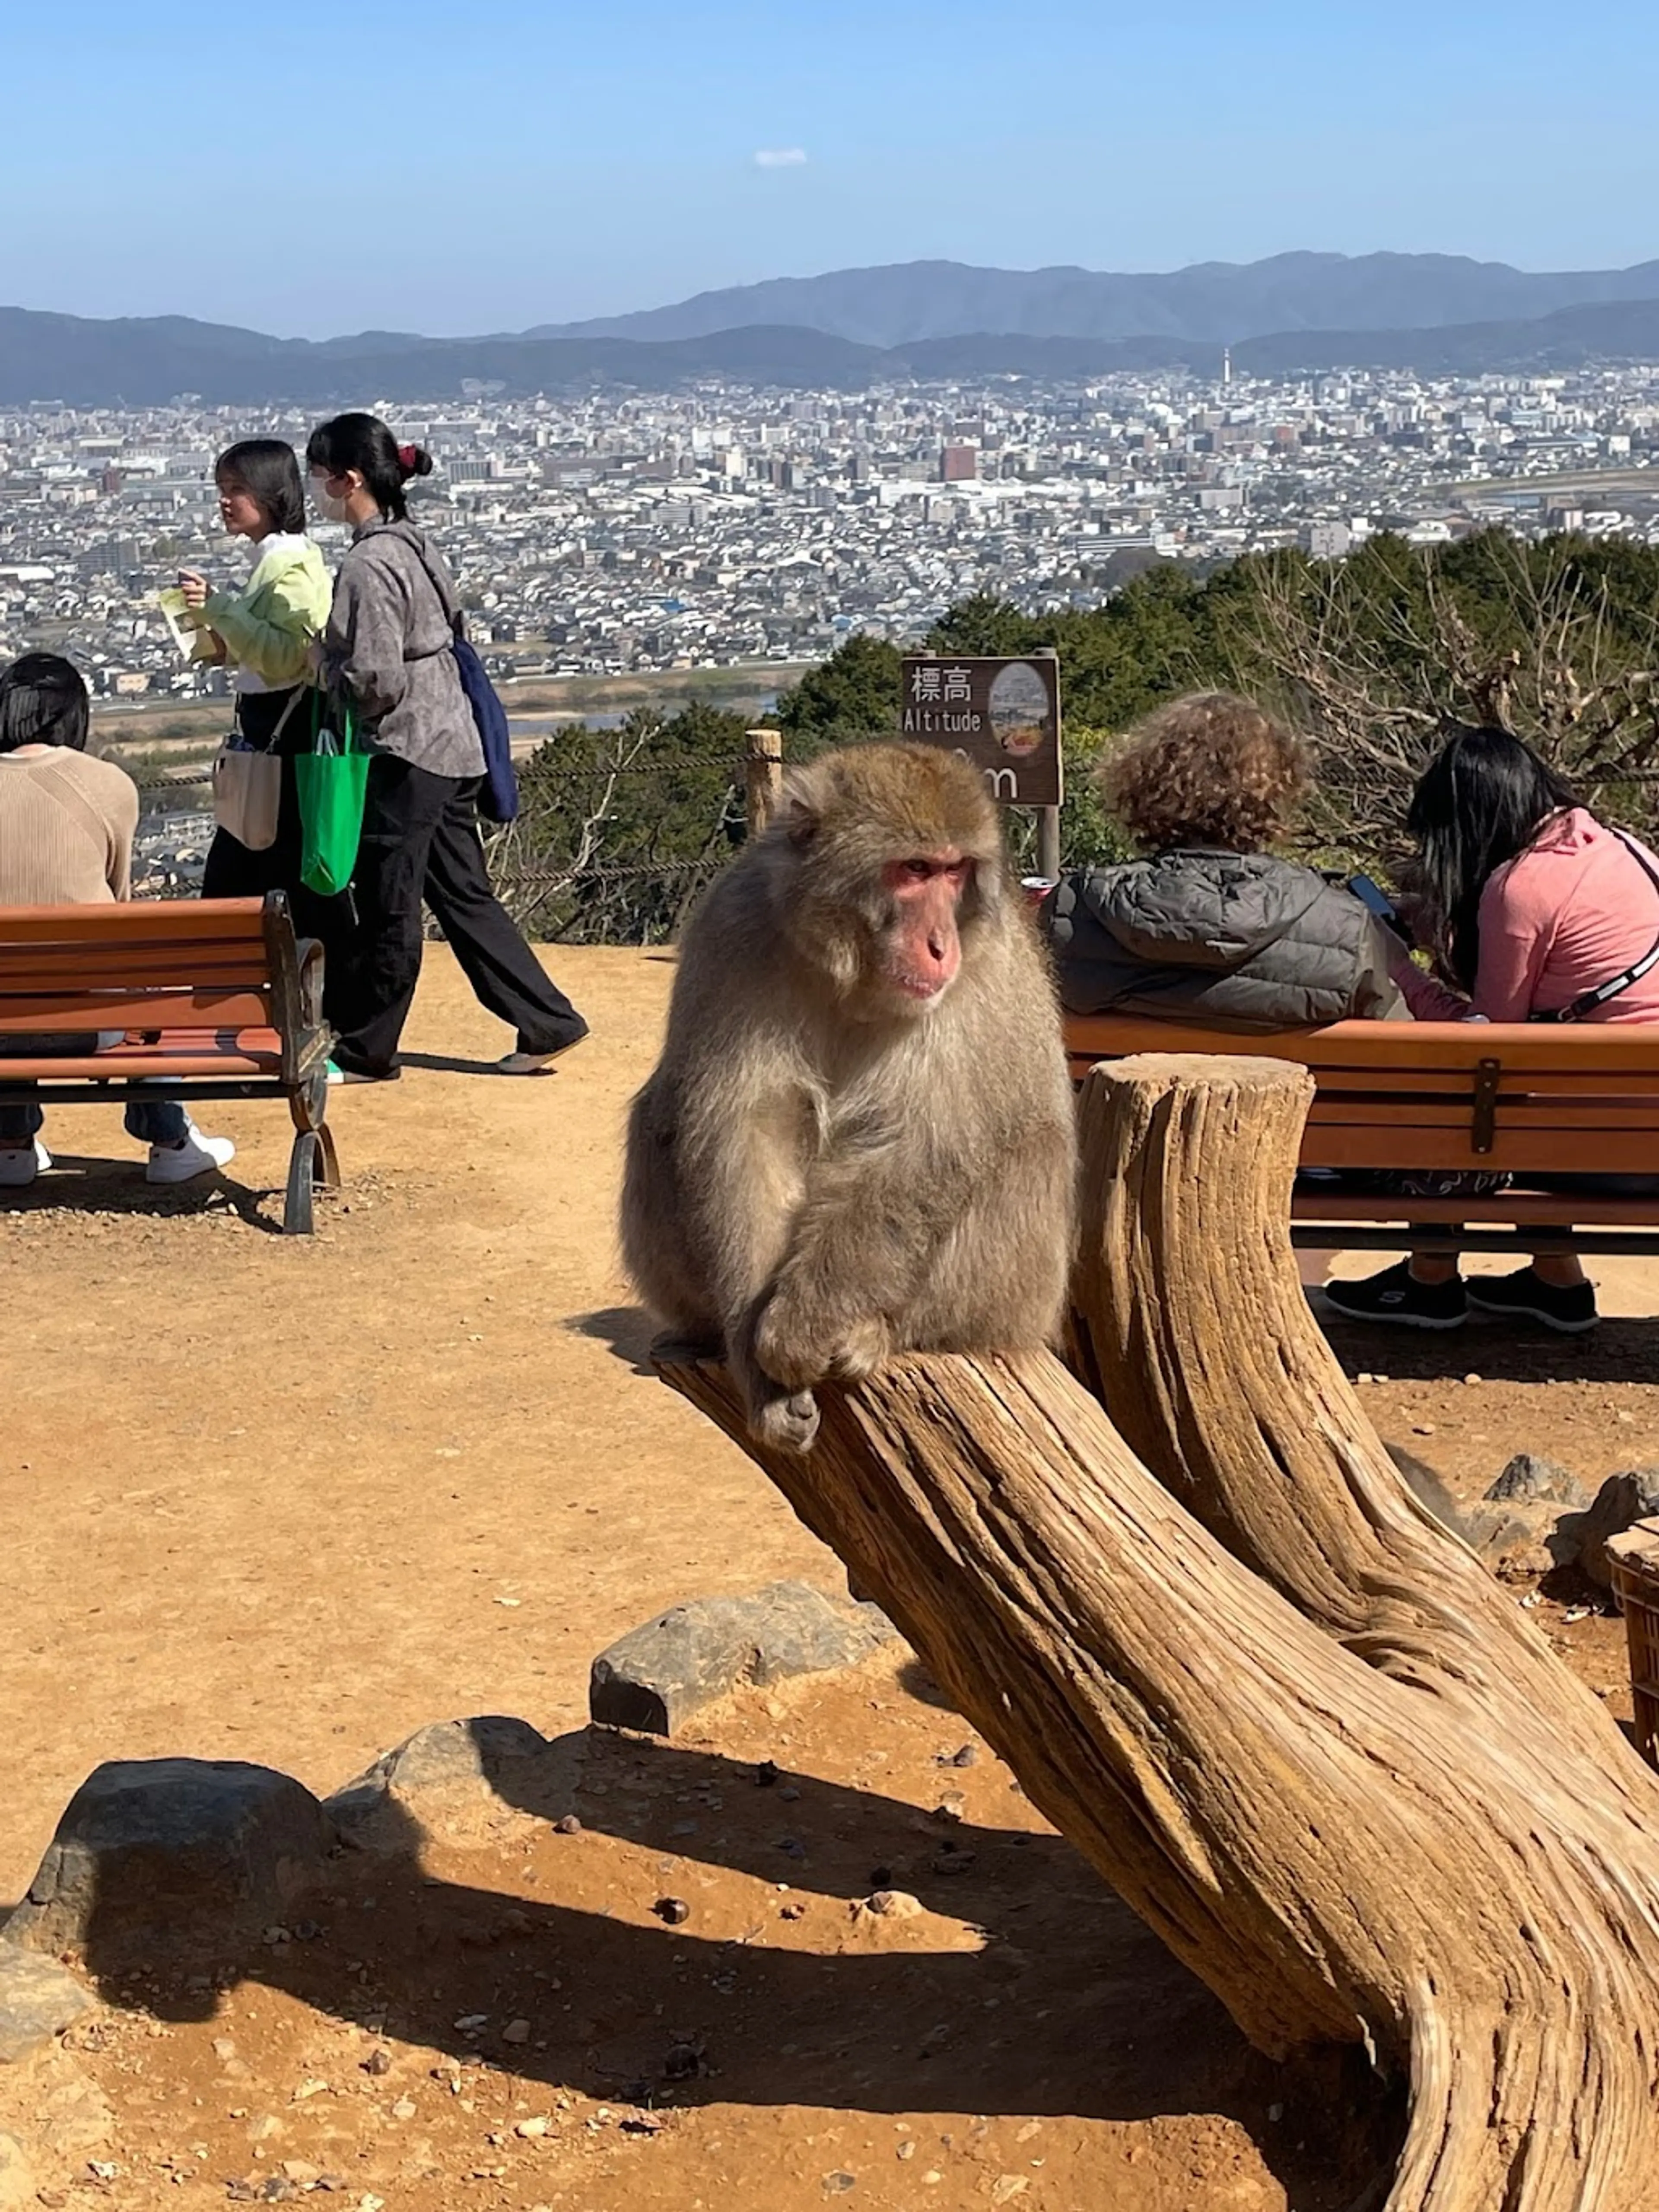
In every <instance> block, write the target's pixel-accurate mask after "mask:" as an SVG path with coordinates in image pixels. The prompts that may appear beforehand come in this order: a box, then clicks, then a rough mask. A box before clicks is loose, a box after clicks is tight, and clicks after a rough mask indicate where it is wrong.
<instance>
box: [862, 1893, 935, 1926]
mask: <svg viewBox="0 0 1659 2212" xmlns="http://www.w3.org/2000/svg"><path fill="white" fill-rule="evenodd" d="M865 1906H866V1910H867V1911H871V1912H873V1913H874V1914H875V1915H876V1916H877V1917H878V1919H882V1920H914V1919H915V1917H916V1915H917V1914H918V1913H919V1912H920V1911H922V1909H923V1907H922V1902H921V1899H920V1898H919V1897H912V1896H911V1894H910V1893H909V1891H908V1889H878V1890H877V1891H876V1892H875V1893H874V1894H873V1895H872V1896H870V1897H867V1898H866V1899H865Z"/></svg>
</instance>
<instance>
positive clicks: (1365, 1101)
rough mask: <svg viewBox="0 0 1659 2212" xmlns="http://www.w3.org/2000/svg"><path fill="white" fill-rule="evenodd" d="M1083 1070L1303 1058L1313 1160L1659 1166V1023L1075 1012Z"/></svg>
mask: <svg viewBox="0 0 1659 2212" xmlns="http://www.w3.org/2000/svg"><path fill="white" fill-rule="evenodd" d="M1065 1029H1066V1054H1067V1057H1068V1059H1069V1060H1070V1063H1071V1068H1072V1073H1073V1078H1074V1079H1076V1080H1078V1081H1079V1082H1080V1081H1081V1080H1082V1079H1083V1078H1084V1076H1085V1075H1086V1074H1087V1073H1088V1072H1089V1070H1090V1068H1091V1067H1092V1066H1094V1064H1095V1062H1096V1061H1097V1060H1115V1059H1121V1058H1123V1057H1125V1056H1126V1055H1127V1054H1131V1053H1143V1052H1158V1053H1222V1054H1231V1055H1233V1056H1235V1057H1236V1056H1237V1055H1239V1054H1251V1055H1254V1056H1255V1057H1258V1058H1264V1057H1265V1058H1267V1059H1273V1060H1299V1061H1301V1063H1302V1064H1303V1066H1304V1067H1306V1068H1307V1069H1309V1071H1310V1073H1311V1074H1312V1075H1313V1078H1314V1080H1315V1083H1316V1086H1317V1087H1316V1094H1315V1098H1314V1103H1313V1108H1312V1110H1311V1112H1310V1115H1309V1120H1308V1129H1307V1134H1306V1137H1305V1138H1304V1143H1303V1148H1302V1164H1303V1165H1304V1167H1324V1168H1355V1169H1370V1170H1378V1169H1386V1168H1417V1169H1427V1168H1468V1169H1483V1170H1489V1171H1494V1172H1496V1171H1500V1170H1501V1171H1504V1172H1508V1173H1510V1174H1534V1175H1581V1174H1590V1173H1593V1174H1606V1175H1656V1174H1659V1023H1655V1024H1635V1023H1616V1022H1584V1023H1561V1024H1553V1023H1539V1024H1507V1023H1486V1022H1335V1023H1333V1024H1331V1025H1330V1026H1329V1027H1328V1028H1327V1029H1316V1030H1271V1031H1269V1032H1267V1033H1266V1034H1264V1035H1261V1036H1251V1035H1246V1034H1243V1033H1241V1032H1240V1031H1238V1030H1209V1029H1203V1028H1200V1027H1197V1026H1195V1025H1189V1024H1186V1023H1181V1022H1155V1021H1145V1020H1135V1019H1130V1018H1118V1017H1116V1016H1115V1015H1109V1014H1094V1015H1078V1014H1068V1015H1067V1016H1066V1023H1065Z"/></svg>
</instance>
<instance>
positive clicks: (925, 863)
mask: <svg viewBox="0 0 1659 2212" xmlns="http://www.w3.org/2000/svg"><path fill="white" fill-rule="evenodd" d="M899 874H900V875H901V876H902V878H903V879H904V881H905V882H906V883H907V884H925V883H930V882H931V881H932V880H933V862H932V861H931V860H902V861H901V862H900V863H899Z"/></svg>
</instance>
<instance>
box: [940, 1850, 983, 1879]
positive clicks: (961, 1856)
mask: <svg viewBox="0 0 1659 2212" xmlns="http://www.w3.org/2000/svg"><path fill="white" fill-rule="evenodd" d="M973 1863H974V1854H973V1852H972V1851H964V1850H957V1848H956V1846H955V1845H954V1844H941V1845H940V1847H939V1850H936V1851H935V1852H934V1854H933V1872H934V1873H935V1874H945V1875H956V1874H966V1873H967V1872H968V1870H969V1868H970V1867H971V1866H972V1865H973Z"/></svg>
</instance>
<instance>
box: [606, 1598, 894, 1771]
mask: <svg viewBox="0 0 1659 2212" xmlns="http://www.w3.org/2000/svg"><path fill="white" fill-rule="evenodd" d="M895 1634H896V1632H895V1630H894V1629H893V1627H892V1625H891V1624H890V1622H889V1621H888V1620H885V1619H884V1617H883V1615H882V1614H881V1613H878V1611H877V1609H876V1607H874V1606H872V1605H858V1604H835V1603H832V1602H831V1601H830V1600H829V1598H827V1597H825V1596H824V1595H823V1592H822V1591H820V1590H815V1589H811V1588H810V1587H809V1586H808V1585H807V1584H806V1583H793V1582H783V1583H769V1585H768V1586H767V1587H766V1588H765V1589H760V1590H757V1591H755V1592H754V1593H753V1595H750V1596H748V1597H709V1598H698V1599H695V1600H693V1601H691V1602H690V1603H689V1604H686V1605H679V1606H675V1607H673V1608H672V1609H671V1611H669V1612H667V1613H659V1614H658V1616H657V1617H656V1619H655V1620H649V1621H647V1622H646V1623H645V1624H644V1626H642V1627H640V1628H636V1629H635V1630H634V1632H632V1634H631V1635H628V1636H624V1637H623V1638H622V1640H621V1641H620V1642H619V1643H617V1644H612V1645H611V1648H610V1650H608V1651H602V1652H601V1653H600V1654H599V1657H598V1658H597V1659H596V1660H595V1661H594V1662H593V1667H592V1676H591V1678H590V1680H589V1684H588V1699H587V1703H588V1712H589V1714H590V1716H591V1717H592V1719H593V1720H594V1721H595V1722H596V1723H599V1725H600V1726H601V1727H610V1728H627V1729H641V1730H643V1731H645V1732H646V1733H647V1734H649V1735H676V1734H677V1733H678V1730H679V1729H681V1728H682V1727H683V1726H684V1723H686V1721H687V1720H688V1719H690V1717H691V1716H692V1715H693V1714H695V1713H696V1712H698V1711H701V1710H702V1707H703V1706H705V1705H709V1704H711V1703H713V1701H714V1699H717V1698H723V1697H725V1696H726V1695H727V1694H728V1692H731V1691H732V1690H733V1689H735V1688H736V1687H737V1686H738V1683H739V1682H750V1683H753V1684H754V1685H755V1686H756V1687H757V1689H765V1688H768V1687H769V1686H770V1685H771V1684H772V1683H774V1682H777V1681H781V1680H785V1679H787V1677H789V1676H791V1675H796V1674H821V1673H824V1672H826V1671H828V1670H829V1669H831V1668H842V1667H855V1666H857V1665H858V1664H859V1663H860V1662H861V1661H863V1660H865V1659H867V1658H868V1657H869V1656H871V1654H872V1652H874V1651H878V1650H880V1649H881V1648H882V1646H883V1645H884V1644H889V1643H890V1642H892V1641H893V1639H894V1637H895Z"/></svg>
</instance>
